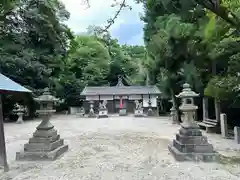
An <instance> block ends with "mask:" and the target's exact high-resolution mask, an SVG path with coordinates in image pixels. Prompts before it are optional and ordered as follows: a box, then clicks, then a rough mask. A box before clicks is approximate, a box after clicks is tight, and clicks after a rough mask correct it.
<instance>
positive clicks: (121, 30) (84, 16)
mask: <svg viewBox="0 0 240 180" xmlns="http://www.w3.org/2000/svg"><path fill="white" fill-rule="evenodd" d="M89 1H90V8H87V6H86V5H84V4H83V3H82V0H62V2H63V3H64V4H65V7H66V9H67V10H68V11H69V12H70V19H69V20H68V21H67V22H66V24H67V25H68V26H69V27H70V28H71V29H72V30H73V32H75V33H76V34H77V33H83V32H86V28H87V27H88V26H89V25H96V26H101V27H104V26H105V25H106V23H107V20H108V19H109V18H111V17H113V16H114V15H115V12H116V10H117V9H118V7H119V6H118V7H111V4H112V2H113V0H89ZM117 1H118V2H119V1H120V0H117ZM127 4H129V5H131V7H132V10H129V9H125V10H123V11H122V12H121V14H120V16H119V17H118V19H117V20H116V21H115V23H114V24H113V25H112V27H111V28H110V29H109V30H110V33H111V35H112V36H113V37H114V38H116V39H118V41H119V43H121V44H129V45H143V22H142V21H141V20H140V14H142V13H143V8H142V5H140V4H136V3H135V2H134V0H127Z"/></svg>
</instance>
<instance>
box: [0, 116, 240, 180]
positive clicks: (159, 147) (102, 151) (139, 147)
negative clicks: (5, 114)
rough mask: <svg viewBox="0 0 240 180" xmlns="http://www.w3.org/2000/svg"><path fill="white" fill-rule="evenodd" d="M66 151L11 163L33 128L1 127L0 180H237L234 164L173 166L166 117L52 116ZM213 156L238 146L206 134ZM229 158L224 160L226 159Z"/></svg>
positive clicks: (172, 133)
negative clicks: (1, 166) (1, 163)
mask: <svg viewBox="0 0 240 180" xmlns="http://www.w3.org/2000/svg"><path fill="white" fill-rule="evenodd" d="M52 123H53V124H54V125H55V127H56V129H57V130H58V131H59V133H60V135H61V137H62V138H64V140H65V143H66V144H69V147H70V148H69V151H68V152H67V153H65V154H64V155H63V156H62V157H61V158H59V159H57V160H56V161H53V162H17V161H15V153H16V152H17V151H20V150H22V148H23V144H24V143H26V142H27V141H28V138H30V137H31V136H32V133H33V132H34V131H35V127H36V126H37V125H38V124H39V120H35V121H31V122H26V123H25V124H13V123H12V124H10V123H9V124H5V134H6V141H7V152H8V162H9V165H10V171H9V172H8V173H3V172H1V170H0V180H10V179H13V180H30V179H31V180H239V179H240V168H239V165H238V164H229V163H226V164H220V163H202V162H199V163H196V162H181V163H180V162H176V161H175V160H174V159H173V157H172V156H171V154H170V153H169V151H168V148H167V145H168V143H169V142H170V141H171V140H172V139H173V138H174V136H175V133H176V132H177V131H178V129H179V126H178V125H172V124H171V123H170V121H169V120H168V118H167V117H158V118H134V117H109V118H106V119H89V118H77V117H75V116H71V115H66V116H65V115H63V116H55V117H54V118H53V120H52ZM208 139H209V141H210V142H211V143H212V144H213V145H214V147H215V149H216V150H217V151H219V152H224V153H225V154H230V155H238V154H239V155H240V153H239V152H240V145H237V144H235V143H234V141H233V140H226V139H222V138H221V137H220V135H215V134H210V135H208ZM230 155H229V156H230Z"/></svg>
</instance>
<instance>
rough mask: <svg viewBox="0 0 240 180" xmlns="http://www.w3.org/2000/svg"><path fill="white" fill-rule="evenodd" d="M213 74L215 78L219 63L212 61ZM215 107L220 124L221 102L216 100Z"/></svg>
mask: <svg viewBox="0 0 240 180" xmlns="http://www.w3.org/2000/svg"><path fill="white" fill-rule="evenodd" d="M212 74H213V75H214V76H215V75H216V74H217V62H216V60H213V61H212ZM214 106H215V117H216V120H217V121H218V122H220V113H221V110H220V101H219V100H218V99H217V98H214Z"/></svg>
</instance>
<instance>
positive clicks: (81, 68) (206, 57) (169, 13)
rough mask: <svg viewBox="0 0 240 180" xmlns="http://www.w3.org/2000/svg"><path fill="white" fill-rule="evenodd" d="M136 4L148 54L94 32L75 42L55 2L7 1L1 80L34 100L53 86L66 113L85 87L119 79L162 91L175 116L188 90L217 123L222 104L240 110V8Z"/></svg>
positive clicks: (0, 16)
mask: <svg viewBox="0 0 240 180" xmlns="http://www.w3.org/2000/svg"><path fill="white" fill-rule="evenodd" d="M136 2H138V3H143V6H144V14H143V16H142V20H143V21H144V23H145V27H144V41H145V47H143V46H129V45H120V44H119V43H118V41H117V40H116V39H114V38H112V37H111V35H110V34H109V33H108V32H107V29H104V30H103V29H102V28H101V27H96V26H90V27H89V28H88V33H87V34H85V35H74V34H73V33H72V32H71V31H70V29H69V28H68V27H67V26H66V25H65V24H64V21H66V20H67V19H68V18H69V15H70V14H69V12H67V11H66V9H65V7H64V5H63V4H62V3H60V1H58V0H48V1H47V0H42V1H37V0H27V1H22V0H11V1H3V2H2V3H0V10H1V11H0V45H1V47H0V57H1V59H0V71H1V73H3V74H5V75H7V76H8V77H10V78H12V79H13V80H15V81H17V82H18V83H20V84H22V85H25V86H27V87H28V88H30V89H31V90H33V91H34V93H35V94H37V93H38V91H39V90H41V89H43V88H44V87H46V86H48V87H50V88H51V90H52V92H53V93H54V94H55V95H56V96H58V97H61V98H62V99H65V100H66V101H65V104H66V105H67V106H70V105H71V106H72V105H77V104H79V103H80V102H81V101H80V97H79V93H80V92H81V90H82V89H83V88H84V87H85V86H86V85H89V86H97V85H102V86H105V85H115V84H116V83H117V77H118V75H122V76H124V81H125V83H126V84H142V85H144V84H146V83H148V84H157V85H158V87H159V88H160V90H161V91H162V92H163V96H162V97H164V98H167V99H172V100H173V102H174V105H175V107H176V108H177V100H176V98H175V94H177V93H179V91H180V90H181V86H182V84H183V83H184V82H188V83H189V84H190V85H191V86H192V87H193V89H194V90H195V91H197V92H199V93H200V94H201V96H202V97H203V96H208V97H211V98H214V99H215V112H216V118H217V119H218V118H219V113H220V109H219V107H220V106H219V105H220V104H221V105H224V107H226V106H227V107H238V106H239V105H238V104H239V98H238V97H239V82H240V78H239V72H240V62H239V57H240V53H239V52H240V51H239V50H240V39H239V27H240V20H239V18H238V17H239V15H240V3H239V1H238V0H231V1H230V0H222V1H215V0H201V1H200V0H192V1H187V0H181V1H177V0H136ZM126 3H127V1H123V3H122V4H121V3H120V10H121V8H123V7H128V6H127V5H126ZM119 13H120V11H117V15H116V17H117V16H118V15H119ZM113 22H114V18H113V19H112V20H111V21H110V24H112V23H113ZM107 27H108V28H109V27H110V26H107ZM236 97H237V98H236ZM6 98H7V97H6Z"/></svg>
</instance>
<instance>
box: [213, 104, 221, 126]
mask: <svg viewBox="0 0 240 180" xmlns="http://www.w3.org/2000/svg"><path fill="white" fill-rule="evenodd" d="M214 106H215V116H216V120H217V122H220V114H221V107H220V101H219V100H217V99H214Z"/></svg>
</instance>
